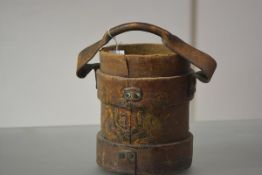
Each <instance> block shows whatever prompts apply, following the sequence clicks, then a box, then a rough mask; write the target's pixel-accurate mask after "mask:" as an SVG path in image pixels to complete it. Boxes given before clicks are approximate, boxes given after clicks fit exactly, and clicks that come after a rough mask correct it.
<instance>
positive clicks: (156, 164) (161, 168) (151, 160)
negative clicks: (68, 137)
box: [97, 132, 193, 175]
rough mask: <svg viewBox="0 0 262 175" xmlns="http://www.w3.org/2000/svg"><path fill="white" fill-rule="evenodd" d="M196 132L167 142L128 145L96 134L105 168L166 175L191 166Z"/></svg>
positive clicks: (98, 150)
mask: <svg viewBox="0 0 262 175" xmlns="http://www.w3.org/2000/svg"><path fill="white" fill-rule="evenodd" d="M192 154H193V135H192V134H191V133H189V136H188V137H187V138H186V139H183V140H181V141H177V142H172V143H168V144H158V145H128V144H118V143H114V142H110V141H108V140H106V139H104V138H103V136H102V134H101V132H99V133H98V134H97V163H98V164H99V165H100V166H101V167H103V168H105V169H106V170H109V171H113V172H118V173H128V174H148V175H155V174H167V173H171V172H172V173H174V171H176V170H181V169H186V168H188V167H189V166H190V165H191V162H192Z"/></svg>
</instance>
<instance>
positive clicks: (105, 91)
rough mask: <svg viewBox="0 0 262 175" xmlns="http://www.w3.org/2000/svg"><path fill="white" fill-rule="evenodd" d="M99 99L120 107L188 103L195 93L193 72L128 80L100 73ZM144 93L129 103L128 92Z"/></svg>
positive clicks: (98, 74) (98, 75) (98, 76)
mask: <svg viewBox="0 0 262 175" xmlns="http://www.w3.org/2000/svg"><path fill="white" fill-rule="evenodd" d="M96 77H97V93H98V98H99V99H100V100H101V101H102V102H103V103H105V104H111V105H116V106H119V107H129V106H130V105H132V106H136V107H158V108H163V107H168V106H174V105H179V104H183V103H186V102H188V101H189V100H190V99H192V98H193V95H194V92H195V88H194V87H195V77H194V76H193V73H192V72H189V73H188V74H185V75H181V76H171V77H156V78H124V77H119V76H112V75H108V74H105V73H103V72H101V71H100V70H97V71H96ZM128 88H131V90H132V88H133V89H138V91H139V90H140V91H141V92H140V95H141V98H140V99H139V100H127V99H126V98H125V90H126V89H128Z"/></svg>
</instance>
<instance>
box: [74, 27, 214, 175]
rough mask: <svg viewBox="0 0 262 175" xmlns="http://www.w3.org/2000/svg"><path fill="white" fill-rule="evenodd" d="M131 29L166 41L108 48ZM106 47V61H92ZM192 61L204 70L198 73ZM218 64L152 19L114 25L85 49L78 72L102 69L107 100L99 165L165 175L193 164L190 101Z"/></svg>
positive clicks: (100, 86) (101, 89) (100, 89)
mask: <svg viewBox="0 0 262 175" xmlns="http://www.w3.org/2000/svg"><path fill="white" fill-rule="evenodd" d="M131 30H141V31H146V32H150V33H153V34H156V35H158V36H160V37H161V38H162V41H163V44H126V45H119V47H118V49H119V50H122V51H124V54H123V53H122V54H119V53H116V52H115V47H116V46H109V47H103V46H104V45H105V44H107V43H108V42H109V41H110V39H112V37H114V36H116V35H118V34H120V33H123V32H126V31H131ZM99 50H100V63H95V64H88V62H89V61H90V60H91V59H92V58H93V57H94V55H95V54H96V53H97V52H98V51H99ZM190 64H193V65H195V66H196V67H197V68H199V69H200V71H198V72H195V71H193V70H192V69H191V67H190ZM215 68H216V62H215V60H214V59H213V58H211V57H210V56H209V55H207V54H205V53H203V52H201V51H199V50H197V49H196V48H193V47H192V46H190V45H188V44H186V43H185V42H183V41H182V40H181V39H179V38H178V37H176V36H175V35H172V34H171V33H169V32H168V31H166V30H164V29H162V28H160V27H158V26H155V25H151V24H146V23H127V24H122V25H119V26H117V27H114V28H111V29H110V30H109V31H108V32H106V33H105V35H104V36H103V38H102V39H101V40H100V41H98V42H96V43H95V44H93V45H91V46H89V47H87V48H86V49H84V50H83V51H82V52H81V53H80V54H79V58H78V67H77V76H78V77H80V78H83V77H85V76H86V75H87V74H88V73H89V72H90V71H91V70H93V69H94V70H95V72H96V81H97V94H98V98H99V99H100V101H101V131H100V132H99V133H98V134H97V163H98V164H99V165H100V166H101V167H103V168H105V169H106V170H109V171H113V172H119V173H125V174H165V173H169V172H173V171H176V170H180V169H185V168H188V167H189V166H190V165H191V162H192V151H193V143H192V142H193V136H192V134H191V133H190V132H189V102H190V100H191V99H192V98H193V96H194V93H195V85H196V78H197V79H199V80H200V81H202V82H205V83H207V82H209V81H210V79H211V77H212V75H213V73H214V71H215Z"/></svg>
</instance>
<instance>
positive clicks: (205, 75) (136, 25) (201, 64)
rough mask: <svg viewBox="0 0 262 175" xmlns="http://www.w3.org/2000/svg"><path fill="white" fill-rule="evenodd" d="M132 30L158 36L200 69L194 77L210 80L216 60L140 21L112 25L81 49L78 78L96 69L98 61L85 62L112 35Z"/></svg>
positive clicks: (203, 80) (171, 48)
mask: <svg viewBox="0 0 262 175" xmlns="http://www.w3.org/2000/svg"><path fill="white" fill-rule="evenodd" d="M134 30H139V31H146V32H150V33H153V34H155V35H158V36H160V37H161V38H162V42H163V44H164V45H165V46H166V47H167V48H169V49H170V50H172V51H173V52H175V53H176V54H178V55H180V56H182V57H183V58H184V59H186V60H187V61H189V62H190V63H192V64H193V65H195V66H196V67H197V68H199V69H200V71H198V72H196V73H195V76H196V78H198V79H199V80H200V81H202V82H204V83H208V82H209V81H210V79H211V77H212V75H213V73H214V71H215V69H216V65H217V64H216V61H215V60H214V59H213V58H212V57H211V56H209V55H208V54H206V53H204V52H202V51H200V50H198V49H196V48H194V47H192V46H191V45H189V44H187V43H185V42H184V41H182V40H181V39H180V38H178V37H177V36H175V35H173V34H171V33H170V32H168V31H166V30H165V29H162V28H160V27H158V26H155V25H152V24H148V23H141V22H131V23H125V24H122V25H118V26H116V27H113V28H111V29H109V31H108V32H106V33H105V34H104V36H103V38H102V39H101V40H99V41H97V42H96V43H94V44H92V45H90V46H88V47H87V48H85V49H84V50H82V51H81V52H80V53H79V55H78V63H77V72H76V74H77V76H78V77H79V78H84V77H85V76H86V75H87V74H88V73H89V72H90V71H91V70H92V69H94V70H96V69H98V68H99V63H95V64H87V63H88V62H89V61H90V60H91V59H92V58H93V57H94V56H95V55H96V53H97V52H98V51H99V49H100V48H102V47H103V46H104V45H106V44H107V43H108V42H109V41H110V40H111V39H112V38H113V37H114V36H117V35H119V34H121V33H123V32H127V31H134Z"/></svg>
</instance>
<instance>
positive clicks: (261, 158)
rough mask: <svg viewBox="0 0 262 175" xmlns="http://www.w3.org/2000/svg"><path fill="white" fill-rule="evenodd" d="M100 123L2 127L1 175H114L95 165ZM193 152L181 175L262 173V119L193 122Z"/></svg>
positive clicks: (244, 174) (248, 174)
mask: <svg viewBox="0 0 262 175" xmlns="http://www.w3.org/2000/svg"><path fill="white" fill-rule="evenodd" d="M98 130H99V127H98V126H62V127H61V126H60V127H28V128H2V129H0V175H113V173H108V172H106V171H104V170H103V169H101V168H99V167H98V166H97V165H96V155H95V153H96V133H97V131H98ZM190 130H191V132H192V133H193V135H194V155H193V163H192V166H191V168H190V169H188V170H186V171H183V172H179V173H178V175H260V174H262V120H242V121H217V122H195V123H191V129H190Z"/></svg>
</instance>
